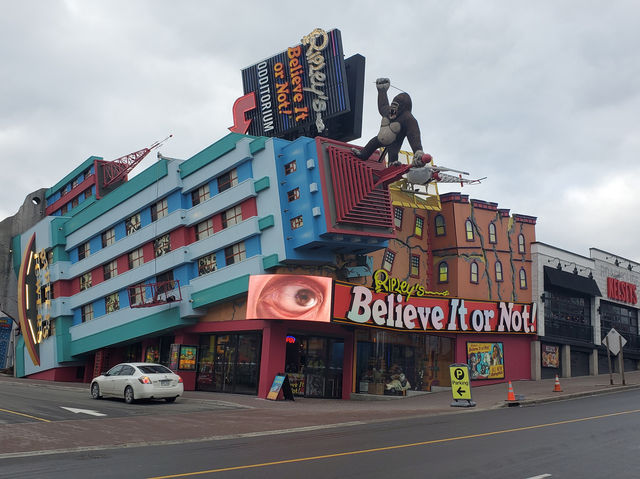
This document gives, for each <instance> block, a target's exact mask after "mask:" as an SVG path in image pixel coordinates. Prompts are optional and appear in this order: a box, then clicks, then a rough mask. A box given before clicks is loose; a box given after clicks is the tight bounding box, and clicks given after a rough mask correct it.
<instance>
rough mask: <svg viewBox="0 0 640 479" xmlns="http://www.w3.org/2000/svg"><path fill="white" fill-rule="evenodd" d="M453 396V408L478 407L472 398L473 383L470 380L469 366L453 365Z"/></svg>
mask: <svg viewBox="0 0 640 479" xmlns="http://www.w3.org/2000/svg"><path fill="white" fill-rule="evenodd" d="M449 373H450V374H451V394H452V395H453V402H452V403H451V406H452V407H474V406H475V405H476V403H475V402H473V400H472V398H471V381H470V379H469V365H468V364H451V365H450V366H449Z"/></svg>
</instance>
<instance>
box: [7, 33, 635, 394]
mask: <svg viewBox="0 0 640 479" xmlns="http://www.w3.org/2000/svg"><path fill="white" fill-rule="evenodd" d="M318 55H320V56H322V61H320V60H318ZM314 59H315V60H314ZM320 68H322V69H323V70H322V72H321V73H323V74H324V75H325V76H324V77H322V76H320V75H318V73H319V69H320ZM321 78H324V79H325V80H326V81H320V79H321ZM363 78H364V58H362V57H361V56H359V55H356V56H354V57H351V58H349V59H347V60H344V59H343V55H342V46H341V42H340V35H339V31H337V30H333V31H331V32H328V33H325V32H322V31H314V32H313V33H312V34H311V35H310V36H307V37H305V39H303V42H302V45H297V46H294V47H291V48H289V49H288V50H287V51H285V52H282V53H281V54H279V55H276V56H274V57H272V58H270V59H268V60H265V61H263V62H261V63H259V64H256V65H254V66H252V67H250V68H247V69H246V70H244V71H243V81H244V87H245V96H244V97H242V98H241V99H239V100H238V101H237V102H236V106H235V107H234V114H235V117H236V118H235V119H236V129H237V128H238V125H239V124H240V125H244V126H243V127H241V130H242V131H247V129H248V133H249V134H239V133H230V134H229V135H227V136H225V137H224V138H222V139H220V140H218V141H216V142H215V143H213V144H212V145H210V146H208V147H207V148H205V149H204V150H202V151H201V152H200V153H198V154H196V155H194V156H193V157H191V158H189V159H187V160H178V159H172V158H166V157H163V156H162V155H160V154H159V155H158V161H157V162H156V163H155V164H154V165H153V166H151V167H149V168H147V169H146V170H144V171H143V172H141V173H139V174H137V175H136V176H134V177H132V178H131V179H128V177H127V174H128V173H129V172H130V171H131V169H132V168H133V167H135V165H136V164H137V163H138V162H139V160H140V159H141V158H142V157H144V156H145V155H146V154H147V153H149V151H150V149H144V150H141V151H139V152H136V153H134V154H131V155H127V156H126V157H123V158H121V159H119V160H116V161H114V162H107V161H103V160H102V159H101V158H97V157H90V158H89V159H87V160H86V161H85V162H83V163H82V164H80V165H79V166H78V167H77V168H76V169H75V170H73V171H72V172H71V173H69V174H68V175H67V176H65V177H64V178H62V179H61V180H60V181H59V182H58V183H56V184H55V185H54V186H52V187H51V188H49V189H47V190H40V191H38V192H35V193H33V194H31V195H29V197H28V198H27V200H26V201H25V205H23V208H22V209H21V211H20V212H19V214H18V215H16V216H14V217H13V218H8V219H6V220H5V221H3V222H2V223H0V234H2V235H3V237H7V238H6V239H7V241H6V245H10V252H9V251H7V253H9V254H7V255H6V256H5V257H7V258H10V262H9V263H7V262H5V263H2V264H0V266H2V268H3V269H2V274H3V282H4V285H5V288H4V290H3V296H4V298H3V311H5V312H8V313H9V312H13V311H14V310H15V314H10V316H12V317H14V318H15V319H16V321H19V324H20V327H19V332H20V334H19V336H18V339H17V342H16V343H17V344H16V358H15V374H16V376H19V377H31V378H41V379H52V380H59V381H84V382H88V381H89V380H90V379H91V378H92V377H93V376H95V375H97V374H99V373H100V372H101V371H104V370H106V369H108V368H109V367H110V366H113V365H115V364H117V363H118V362H122V361H153V362H160V363H162V364H166V365H168V366H169V367H171V368H173V369H175V370H177V371H178V372H179V374H180V375H181V376H182V377H183V378H184V382H185V388H186V389H198V390H208V391H220V392H234V393H247V394H257V395H258V396H260V397H266V395H267V393H268V391H269V388H270V386H271V384H272V382H273V379H274V376H275V375H276V374H278V373H281V372H286V373H287V374H288V377H289V380H290V382H291V385H292V389H293V392H294V394H298V395H304V396H309V397H326V398H349V397H350V396H351V395H352V394H354V393H361V394H376V395H378V394H380V395H381V394H403V395H410V394H413V393H418V392H421V391H430V390H432V389H433V388H434V387H441V386H449V385H450V380H449V370H448V366H449V365H450V364H452V363H468V364H469V366H470V368H471V377H472V380H473V384H474V385H481V384H491V383H495V382H503V381H507V380H517V379H538V378H540V377H547V376H550V375H552V374H561V375H565V376H568V375H572V374H596V373H597V372H598V371H600V372H604V371H603V370H602V357H603V351H604V349H603V347H602V345H601V341H600V338H601V330H605V329H607V328H610V327H613V326H615V327H616V328H617V329H618V330H619V331H620V332H621V333H623V334H624V335H625V337H626V338H627V339H628V340H629V341H630V345H631V346H632V347H633V348H636V349H635V351H636V352H637V353H638V355H637V356H634V355H633V349H632V351H631V354H628V355H627V357H628V359H629V361H628V364H627V366H628V367H629V368H633V369H635V365H636V364H637V360H638V359H640V341H638V338H637V333H638V330H637V310H636V309H635V303H636V302H637V298H636V297H635V286H633V285H634V284H637V281H638V280H639V279H638V278H636V277H635V275H636V273H635V272H633V271H632V269H633V267H637V266H638V265H636V264H635V263H634V264H631V263H629V262H628V261H626V262H627V263H629V264H628V265H626V264H624V265H622V266H620V258H615V262H614V261H613V260H611V261H610V262H608V260H609V259H611V258H614V257H613V256H612V255H608V254H605V253H603V252H599V251H598V250H595V251H592V258H584V257H580V256H578V255H574V254H571V253H568V252H564V251H562V250H558V249H555V248H552V247H550V246H548V245H544V244H543V243H537V242H536V241H535V224H536V219H535V218H534V217H531V216H525V215H518V214H510V213H509V210H506V209H501V208H498V205H497V204H496V203H490V202H486V201H480V200H474V199H469V197H468V196H467V195H463V194H459V193H448V194H443V195H438V194H437V190H436V189H435V187H434V186H433V184H430V185H428V186H427V187H426V189H424V188H423V189H422V191H426V192H425V193H423V194H415V193H413V192H412V191H410V190H407V188H406V187H405V186H406V185H405V184H404V183H403V180H402V174H403V173H404V172H406V171H407V170H408V168H409V167H408V166H400V167H395V168H393V167H392V168H386V167H385V166H384V164H383V163H379V162H377V161H375V159H374V160H369V161H361V160H359V159H358V158H356V157H355V156H353V154H352V153H351V147H352V146H353V145H350V144H347V143H345V141H351V140H353V139H354V138H357V137H358V136H359V133H360V123H361V113H360V112H361V108H362V89H363ZM285 83H286V87H284V86H283V85H284V84H285ZM298 86H301V87H302V89H299V88H298ZM319 102H325V104H320V103H319ZM252 129H254V130H255V131H252ZM154 146H155V145H154ZM6 245H5V246H0V247H2V248H6V247H8V246H6ZM616 262H617V263H618V265H616V264H615V263H616ZM569 264H571V265H574V266H575V268H576V270H575V271H572V272H567V271H565V270H567V268H569V271H571V267H570V266H568V265H569ZM624 267H627V269H625V268H624ZM574 273H575V274H574ZM587 273H590V274H587ZM619 273H624V276H623V277H620V274H619ZM594 275H595V276H594ZM631 276H633V277H631ZM594 277H595V279H594ZM607 278H611V279H607ZM620 282H622V283H624V284H623V286H620V284H621V283H620ZM605 283H606V285H605ZM609 285H611V288H616V289H615V293H613V292H612V293H610V294H609V296H608V298H607V299H606V300H605V299H604V298H602V299H601V298H600V296H601V290H603V289H606V288H607V287H608V286H609ZM632 287H633V288H632ZM12 288H15V290H16V292H15V297H17V302H16V303H15V304H14V305H13V306H12V305H11V304H9V305H8V306H6V305H7V301H8V298H10V297H11V289H12ZM632 289H633V294H632ZM608 291H613V290H608ZM625 325H626V328H625V327H624V326H625ZM634 341H635V342H634ZM605 357H606V356H605ZM634 361H635V362H634Z"/></svg>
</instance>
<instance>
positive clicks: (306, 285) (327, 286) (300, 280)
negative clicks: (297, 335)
mask: <svg viewBox="0 0 640 479" xmlns="http://www.w3.org/2000/svg"><path fill="white" fill-rule="evenodd" d="M332 284H333V280H332V279H331V278H325V277H322V276H302V275H293V274H264V275H257V276H250V277H249V294H248V297H247V319H288V320H299V321H322V322H326V323H328V322H330V321H331V292H332Z"/></svg>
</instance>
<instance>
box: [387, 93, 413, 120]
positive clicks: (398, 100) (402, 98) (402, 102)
mask: <svg viewBox="0 0 640 479" xmlns="http://www.w3.org/2000/svg"><path fill="white" fill-rule="evenodd" d="M405 111H408V112H410V111H411V97H410V96H409V94H408V93H400V94H398V95H396V96H395V98H394V99H393V101H392V102H391V105H389V119H391V120H395V119H396V118H397V117H399V116H400V115H401V114H402V113H403V112H405Z"/></svg>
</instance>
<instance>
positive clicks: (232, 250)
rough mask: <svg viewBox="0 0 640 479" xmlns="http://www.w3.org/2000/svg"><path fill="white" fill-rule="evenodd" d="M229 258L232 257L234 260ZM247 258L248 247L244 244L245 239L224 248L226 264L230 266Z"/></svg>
mask: <svg viewBox="0 0 640 479" xmlns="http://www.w3.org/2000/svg"><path fill="white" fill-rule="evenodd" d="M236 249H237V251H236ZM229 259H232V260H233V261H231V262H230V261H229ZM245 259H247V248H246V246H245V244H244V241H240V242H239V243H235V244H232V245H231V246H227V247H226V248H225V249H224V262H225V266H230V265H232V264H236V263H240V262H241V261H244V260H245Z"/></svg>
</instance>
